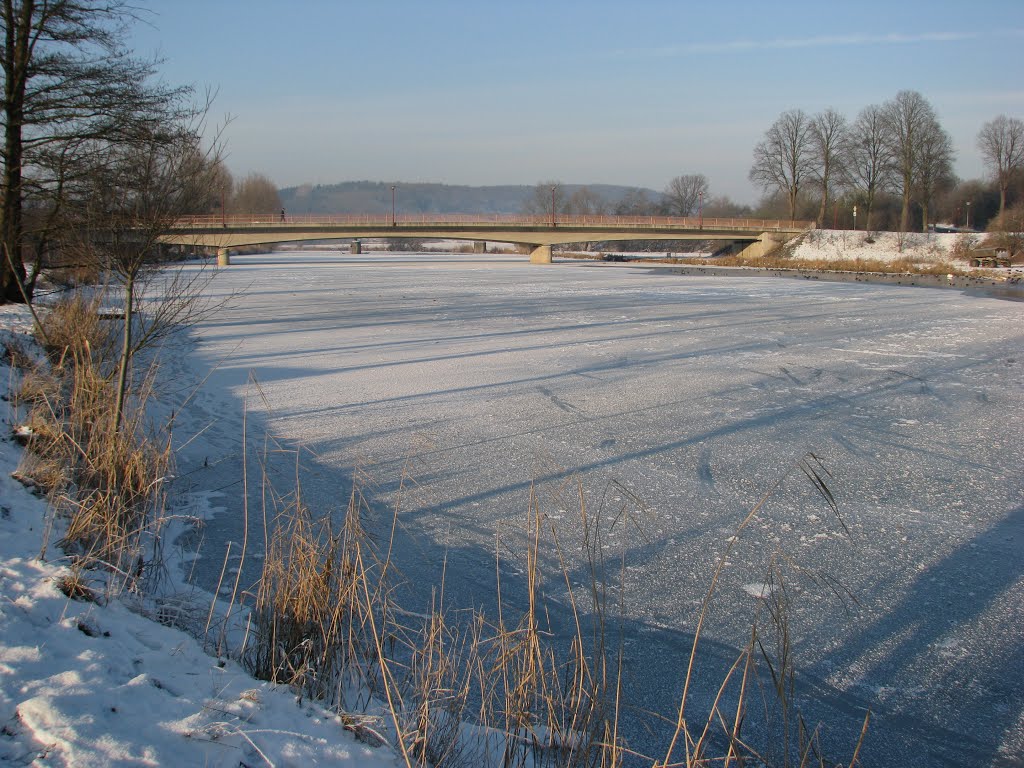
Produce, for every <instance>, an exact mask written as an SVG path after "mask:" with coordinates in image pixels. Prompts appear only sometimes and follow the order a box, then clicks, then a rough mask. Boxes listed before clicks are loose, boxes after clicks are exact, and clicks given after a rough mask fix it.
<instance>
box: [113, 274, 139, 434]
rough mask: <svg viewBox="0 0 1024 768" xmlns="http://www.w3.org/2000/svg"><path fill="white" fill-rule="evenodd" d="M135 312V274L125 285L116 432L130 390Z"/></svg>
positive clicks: (118, 429)
mask: <svg viewBox="0 0 1024 768" xmlns="http://www.w3.org/2000/svg"><path fill="white" fill-rule="evenodd" d="M134 312H135V275H131V274H130V275H128V279H127V280H126V281H125V286H124V334H123V344H122V346H121V359H120V361H118V366H117V392H116V393H115V394H116V397H117V399H116V400H115V401H114V432H120V431H121V422H122V421H123V420H124V401H125V398H126V394H127V391H128V369H129V368H130V366H131V355H132V316H133V315H134Z"/></svg>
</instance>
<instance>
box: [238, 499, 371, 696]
mask: <svg viewBox="0 0 1024 768" xmlns="http://www.w3.org/2000/svg"><path fill="white" fill-rule="evenodd" d="M360 513H361V509H360V504H359V500H358V496H357V495H355V494H354V495H353V497H352V499H351V503H350V506H349V509H348V512H347V514H346V516H345V521H344V524H343V525H342V526H341V529H340V530H334V529H333V527H332V525H331V521H330V518H322V519H320V520H316V521H314V520H313V518H312V516H311V514H310V511H309V509H308V508H307V507H306V506H305V504H304V503H303V502H302V500H301V497H299V496H298V495H296V498H294V499H293V500H292V501H291V502H290V503H288V504H287V505H286V506H285V507H284V508H283V509H282V510H281V512H280V513H279V514H278V515H277V518H276V520H275V521H274V530H273V533H272V535H271V537H270V540H269V547H268V550H267V553H266V557H265V558H264V561H263V572H262V575H261V578H260V580H259V585H258V588H257V591H256V596H255V602H254V604H253V607H252V625H253V629H254V642H252V643H250V644H249V645H248V647H247V648H246V651H245V656H244V658H245V661H246V664H247V666H248V668H249V669H250V671H251V672H252V673H253V674H254V675H255V676H257V677H259V678H262V679H265V680H271V681H273V682H277V683H285V684H287V685H289V686H291V687H292V688H293V689H295V690H296V691H298V692H299V693H301V694H302V695H304V696H306V697H308V698H312V699H316V700H320V701H323V702H324V703H326V704H327V705H329V706H330V705H337V706H339V707H340V708H343V707H344V706H346V704H347V700H346V695H347V694H348V693H349V692H351V691H352V690H355V689H357V688H358V687H359V686H360V685H363V686H364V687H366V686H367V685H369V684H371V683H375V679H376V678H375V675H374V674H373V671H372V670H370V669H369V668H368V666H367V665H366V663H365V660H366V658H367V657H368V656H370V655H372V654H373V653H374V652H375V649H376V646H377V643H378V642H379V641H380V640H381V638H379V637H377V636H376V634H375V632H374V630H373V628H374V626H375V625H379V624H380V623H381V622H382V621H384V619H383V618H381V617H379V616H371V615H369V614H370V612H377V613H378V614H381V615H382V616H386V615H387V613H388V611H389V608H390V605H389V598H388V593H387V591H386V590H383V589H382V588H381V581H380V578H381V577H382V575H383V574H382V571H383V567H382V566H381V565H380V563H379V562H378V560H377V558H376V556H375V555H373V553H372V549H371V548H369V547H368V546H367V540H366V536H365V532H364V531H363V529H362V525H361V522H360Z"/></svg>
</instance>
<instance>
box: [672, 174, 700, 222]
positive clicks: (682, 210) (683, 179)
mask: <svg viewBox="0 0 1024 768" xmlns="http://www.w3.org/2000/svg"><path fill="white" fill-rule="evenodd" d="M708 194H709V185H708V177H707V176H705V175H704V174H703V173H688V174H685V175H683V176H676V177H675V178H674V179H672V181H670V182H669V183H668V186H667V187H665V203H666V207H667V208H668V213H669V215H670V216H692V215H693V214H695V213H696V212H697V208H698V206H699V205H700V203H701V202H702V201H703V199H704V198H705V197H707V196H708Z"/></svg>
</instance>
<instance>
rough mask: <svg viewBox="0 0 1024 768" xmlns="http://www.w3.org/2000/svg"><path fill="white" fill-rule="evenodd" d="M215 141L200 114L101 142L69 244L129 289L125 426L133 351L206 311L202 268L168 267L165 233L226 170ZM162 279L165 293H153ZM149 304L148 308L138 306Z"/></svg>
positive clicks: (120, 399)
mask: <svg viewBox="0 0 1024 768" xmlns="http://www.w3.org/2000/svg"><path fill="white" fill-rule="evenodd" d="M218 151H219V150H218V149H217V146H216V145H214V147H213V148H212V149H207V150H204V149H202V146H201V119H200V118H199V117H196V118H195V119H194V120H193V121H189V122H184V123H178V124H173V125H168V126H164V127H162V128H161V129H160V130H159V131H155V132H152V133H150V134H148V135H147V136H140V137H138V139H137V140H136V141H134V142H132V143H131V144H123V143H116V144H107V145H105V146H103V147H100V148H99V149H97V151H96V153H95V158H94V166H93V170H94V177H93V184H92V189H91V193H90V194H89V197H88V199H87V200H86V201H85V202H84V204H83V205H82V206H81V208H80V217H81V218H80V221H79V223H78V226H76V227H74V228H73V232H75V233H76V234H75V235H74V238H75V239H74V240H73V241H72V242H71V243H70V244H69V246H70V247H73V248H78V249H80V250H81V251H82V253H83V255H84V257H85V258H86V259H89V260H92V261H93V262H94V263H95V264H96V265H97V266H98V267H99V268H100V269H101V270H102V271H103V272H104V273H105V274H106V275H108V276H109V277H110V278H112V280H113V281H114V283H115V284H116V285H117V286H118V288H119V289H120V290H121V292H122V293H123V306H124V324H123V335H122V350H121V355H120V357H119V359H118V370H117V385H116V402H115V408H114V414H115V416H114V418H115V423H114V428H115V430H117V429H120V425H121V421H122V417H123V413H124V404H125V398H126V395H127V392H128V390H129V373H130V369H131V364H132V359H133V357H134V356H135V354H136V353H137V352H138V351H139V350H140V349H142V348H143V347H144V346H146V345H148V344H150V343H152V342H153V341H155V340H157V339H158V338H161V337H162V336H164V335H166V334H167V333H169V332H171V331H172V330H174V328H175V327H176V326H178V325H179V324H181V323H183V322H194V321H195V320H197V319H198V318H199V316H200V314H201V313H200V311H199V307H200V304H201V301H202V300H201V299H200V297H199V293H200V292H199V290H198V289H199V286H200V284H201V282H202V279H203V278H202V277H200V276H197V274H196V273H186V272H184V271H181V270H179V271H177V272H174V271H172V272H171V273H167V272H165V271H164V267H166V266H167V261H168V260H167V258H166V252H165V249H164V246H163V244H162V243H161V238H162V236H163V235H164V234H165V233H166V232H167V230H168V229H169V228H170V227H171V226H172V224H173V223H174V222H175V220H177V219H178V218H180V217H181V216H183V215H186V214H189V213H195V212H196V211H197V210H201V209H202V208H203V206H205V205H207V204H208V200H209V196H210V194H211V190H213V189H215V184H216V183H217V182H218V180H219V179H220V178H221V177H220V162H219V159H218V157H217V154H218ZM154 281H156V282H158V283H159V285H158V286H157V290H158V292H159V294H160V298H159V299H157V300H156V301H153V302H149V301H147V290H148V289H149V288H150V287H151V286H152V285H153V282H154ZM143 304H146V309H147V311H146V312H144V313H140V312H138V309H139V308H140V306H142V305H143Z"/></svg>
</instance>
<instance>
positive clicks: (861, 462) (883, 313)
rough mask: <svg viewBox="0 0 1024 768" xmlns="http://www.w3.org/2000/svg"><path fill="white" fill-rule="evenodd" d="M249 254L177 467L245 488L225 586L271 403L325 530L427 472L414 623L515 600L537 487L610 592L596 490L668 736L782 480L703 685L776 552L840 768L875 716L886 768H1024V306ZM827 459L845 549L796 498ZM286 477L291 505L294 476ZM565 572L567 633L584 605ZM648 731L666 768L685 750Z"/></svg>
mask: <svg viewBox="0 0 1024 768" xmlns="http://www.w3.org/2000/svg"><path fill="white" fill-rule="evenodd" d="M233 262H234V263H233V265H232V266H231V267H230V268H228V269H226V270H223V271H222V272H221V273H220V274H218V275H217V276H216V278H215V279H214V281H213V282H212V284H211V289H210V290H211V292H212V293H213V294H215V295H219V296H224V295H227V294H230V293H237V295H236V296H235V298H234V299H232V301H231V302H230V303H229V305H227V306H225V307H224V308H222V309H220V310H218V311H217V313H216V314H215V315H214V316H213V317H211V318H210V319H209V320H207V321H205V322H203V323H202V324H201V325H200V326H198V327H197V328H196V329H194V334H193V335H194V348H193V349H192V350H191V352H190V354H187V355H182V356H180V357H177V358H176V359H175V360H174V361H173V366H174V369H175V370H174V372H175V373H176V377H177V380H178V381H180V382H182V391H185V390H186V389H187V383H188V382H189V381H194V380H198V379H199V378H203V377H207V376H208V378H207V379H206V381H205V383H204V384H203V386H202V388H201V389H200V391H199V393H198V395H197V396H196V398H195V401H194V403H193V405H192V406H191V408H190V410H189V411H188V414H187V416H186V417H185V418H186V419H187V420H186V421H185V422H183V424H182V426H181V427H179V435H181V436H182V437H183V438H184V437H185V436H188V435H189V434H191V433H194V432H198V431H200V430H202V434H201V435H200V436H199V437H198V438H196V439H195V440H193V441H192V442H190V443H189V445H188V446H187V447H186V448H185V450H184V452H183V455H182V457H181V460H180V462H181V466H180V467H179V469H180V470H181V472H182V474H184V475H185V476H187V477H188V478H189V480H190V482H191V483H192V484H193V490H196V491H207V492H211V491H219V492H220V493H219V495H215V496H214V497H213V498H214V503H215V505H216V509H215V515H214V517H213V519H212V520H211V522H210V524H209V527H208V529H207V534H206V535H207V542H206V549H205V550H204V551H205V552H207V553H208V554H207V556H206V557H204V558H202V559H201V561H200V568H199V571H198V574H199V578H200V580H203V581H205V582H206V584H207V586H209V585H211V584H213V583H214V582H215V581H216V578H217V575H218V573H219V569H220V566H221V558H222V557H223V552H224V542H225V541H227V540H239V539H240V537H241V531H240V520H241V499H240V493H239V489H238V485H237V482H238V478H239V477H240V467H241V461H242V458H241V457H242V449H241V445H242V440H241V435H242V422H243V412H245V411H246V410H247V411H248V417H247V424H246V429H247V433H248V435H249V437H250V439H249V450H250V458H252V457H253V456H254V455H257V454H258V453H259V452H261V451H262V449H263V445H264V440H263V434H269V435H271V436H273V438H274V439H275V440H276V441H278V443H276V444H275V445H280V446H285V447H290V448H294V447H296V446H302V447H303V449H304V451H303V452H302V460H301V464H302V473H303V475H302V482H303V494H304V496H305V498H306V500H307V502H308V503H309V504H310V506H311V507H313V508H314V509H318V510H323V511H328V510H333V511H338V510H340V509H342V508H343V507H344V505H345V502H346V500H347V492H348V488H349V486H350V481H351V477H352V472H353V468H354V467H357V466H358V467H360V468H361V470H363V471H365V472H366V473H367V474H368V475H369V477H370V478H372V480H373V482H374V483H375V485H374V486H373V487H369V486H368V487H367V491H368V493H370V495H371V496H372V498H373V499H374V501H375V503H376V505H377V508H378V513H379V515H380V520H379V521H378V522H379V524H380V527H381V529H386V527H387V524H388V523H389V515H388V513H387V510H388V509H390V508H392V507H393V506H394V505H395V503H396V493H397V490H398V486H399V483H400V481H401V479H402V477H403V473H404V476H405V477H406V482H405V487H406V490H405V491H404V492H403V495H402V499H401V505H400V506H401V512H400V517H399V522H400V534H399V539H398V554H397V559H398V564H399V567H400V568H401V569H402V572H403V575H404V576H405V577H406V579H407V581H408V584H409V587H408V589H409V592H410V594H409V596H408V598H407V599H408V600H409V601H410V604H411V606H414V604H415V603H416V602H417V601H425V600H427V599H429V594H430V585H432V584H435V583H437V581H438V580H439V578H440V573H441V567H442V562H443V559H444V558H445V557H447V563H448V565H447V586H446V600H447V601H448V603H449V605H477V606H481V605H482V606H484V607H487V606H489V605H492V604H493V601H494V582H495V565H494V562H495V557H494V551H495V545H496V541H498V542H499V546H500V548H501V549H502V554H503V557H505V558H506V560H505V562H504V564H503V570H502V581H503V585H504V586H506V587H511V588H514V587H515V579H516V577H517V572H518V571H519V563H520V562H521V560H522V555H523V530H524V527H525V520H526V514H527V508H528V504H529V499H530V489H531V485H533V486H534V487H535V489H536V494H537V498H538V503H539V505H540V509H541V510H542V511H543V512H544V513H545V514H546V515H547V517H548V519H549V520H551V521H552V523H553V524H554V525H555V526H557V528H558V531H559V536H560V537H561V538H562V539H563V545H564V546H565V548H566V550H567V553H568V554H567V557H568V562H567V566H568V569H569V573H570V576H571V578H572V579H573V580H574V581H576V582H583V581H585V578H586V577H585V571H584V569H583V567H582V560H581V556H580V554H579V538H578V535H579V522H578V521H579V500H578V497H577V481H578V482H579V483H580V484H581V486H582V488H583V489H584V494H585V500H586V505H587V508H588V510H589V511H590V513H591V514H592V515H595V516H600V517H601V518H602V519H603V520H604V522H605V533H606V538H605V541H604V544H605V550H604V552H605V554H606V555H607V556H608V557H609V558H614V559H615V562H616V563H618V562H620V561H619V558H621V557H624V559H625V560H624V561H625V577H624V578H625V605H626V610H627V614H628V616H627V621H626V626H625V635H624V637H625V641H624V642H625V648H626V657H625V664H624V674H625V675H626V678H627V685H626V694H625V695H626V697H627V700H628V701H630V702H631V703H632V704H633V705H635V706H637V707H644V708H647V709H650V710H654V711H657V712H661V713H664V714H667V715H669V716H674V711H675V707H676V705H677V700H678V695H679V692H680V690H681V686H682V680H683V675H684V673H685V666H686V660H687V656H688V653H689V648H690V642H691V640H692V634H691V633H692V631H693V627H694V623H695V620H696V615H697V611H698V609H699V605H700V601H701V599H702V597H703V595H704V593H705V591H706V589H707V586H708V582H709V579H710V577H711V573H712V570H713V567H714V563H715V561H716V558H717V557H718V556H719V555H720V554H721V553H722V552H723V550H724V548H725V546H726V541H727V539H728V538H729V537H730V536H731V535H732V533H733V531H734V529H735V527H736V526H737V525H738V524H739V522H740V521H741V520H742V519H743V518H744V516H745V515H746V514H747V512H748V511H749V510H750V509H751V508H752V507H753V505H754V504H756V503H757V501H758V499H760V498H761V497H762V496H763V495H764V494H765V493H766V491H768V490H769V489H770V488H771V487H772V486H773V484H775V483H776V482H777V481H779V480H780V479H782V482H781V484H780V485H779V487H778V488H777V489H776V490H775V492H774V493H773V494H772V495H771V497H770V499H769V501H768V502H767V503H766V504H765V506H764V508H763V510H762V513H761V515H760V516H759V517H758V518H757V519H756V520H755V522H754V523H753V524H752V526H751V527H750V528H748V529H747V530H746V531H744V533H743V535H742V537H741V538H740V540H739V542H738V543H737V545H736V548H735V549H734V550H733V552H732V554H731V555H730V558H729V564H728V565H727V567H726V568H725V570H724V571H723V581H722V583H721V585H720V587H719V594H718V598H717V601H716V604H715V609H714V610H713V612H712V616H711V621H710V624H709V627H708V635H707V638H708V641H709V642H708V643H707V645H706V646H705V654H703V656H702V658H704V659H705V664H706V669H707V676H706V678H702V680H703V682H702V686H703V690H704V692H705V693H706V692H707V691H710V690H712V689H713V688H714V687H715V686H716V685H717V682H718V681H717V679H715V678H716V676H717V675H718V674H719V673H720V672H721V665H722V663H728V662H731V661H732V659H733V658H734V656H735V653H736V650H737V649H738V648H740V647H741V646H742V645H743V644H744V643H745V642H746V641H747V640H748V638H749V634H750V633H749V626H750V622H751V621H752V619H753V618H754V617H755V614H756V613H757V611H758V610H759V608H760V609H761V610H762V611H763V608H764V604H765V601H764V599H763V594H764V591H765V587H764V584H765V574H766V569H767V567H768V564H769V562H770V561H771V560H772V558H773V557H777V556H778V554H779V553H782V554H784V561H785V562H786V563H787V565H786V568H787V571H786V573H787V577H788V582H787V583H788V585H789V588H790V592H791V597H792V604H791V606H790V612H791V615H790V620H791V632H792V639H793V643H794V652H795V655H796V662H797V664H798V666H799V669H800V674H799V675H798V678H797V686H798V692H799V691H803V692H804V693H805V694H806V699H804V700H802V703H803V704H805V706H807V707H808V710H809V713H810V715H811V717H813V718H820V719H822V720H824V721H825V723H826V732H827V733H828V734H829V739H828V741H829V742H830V743H831V744H833V745H835V746H837V752H836V755H835V757H836V759H842V758H843V757H846V759H849V751H850V749H851V748H852V745H853V743H854V741H855V740H856V734H857V732H858V731H859V728H860V725H861V721H862V720H863V716H864V711H865V710H866V709H867V708H870V709H871V710H872V712H873V718H874V719H873V721H872V725H871V729H870V732H869V736H868V739H867V742H866V745H865V748H864V752H863V754H862V757H863V760H864V764H865V765H894V766H895V765H900V766H904V765H949V766H954V765H957V766H960V765H1024V714H1022V710H1024V694H1022V691H1024V634H1022V631H1021V627H1022V620H1024V560H1022V554H1024V494H1022V491H1024V482H1022V473H1021V457H1022V455H1024V429H1022V425H1024V422H1022V418H1021V414H1022V412H1024V333H1022V328H1024V304H1020V303H1013V302H1008V301H1004V300H998V299H994V298H985V297H978V296H967V295H965V294H963V293H961V292H959V291H954V290H938V289H925V288H902V287H893V286H872V285H865V284H861V283H821V282H806V281H797V280H786V279H773V278H763V277H735V278H721V277H693V276H682V275H678V274H672V275H670V274H661V273H658V272H657V271H656V270H651V269H645V268H639V267H623V266H617V265H601V264H587V263H558V264H555V265H553V266H549V267H542V266H531V265H529V264H527V263H526V262H525V260H524V259H523V258H522V257H501V256H483V257H481V256H438V255H434V256H416V257H408V256H398V255H380V256H364V257H341V256H325V255H317V254H313V253H277V254H268V255H258V256H239V257H233ZM254 381H255V382H258V386H257V385H256V384H254V383H253V382H254ZM246 402H247V405H244V403H246ZM809 451H811V452H814V454H816V455H817V456H819V457H821V459H822V460H823V461H824V462H825V465H826V466H827V467H828V469H829V470H830V471H831V472H832V475H833V476H832V478H831V479H830V480H829V481H828V482H829V487H830V489H831V490H832V492H833V493H834V495H835V497H836V499H837V501H838V505H839V511H840V513H841V515H842V520H843V522H844V523H845V526H846V528H847V529H848V532H849V533H848V534H847V533H846V532H845V531H844V530H843V527H842V526H841V525H840V524H839V523H838V522H837V521H836V520H835V518H834V516H833V515H832V513H831V512H830V510H829V509H828V507H827V506H826V505H825V504H824V503H823V502H822V500H821V498H820V497H819V495H818V494H817V493H816V491H815V490H814V488H812V486H811V484H810V482H808V480H807V479H806V478H805V477H804V476H803V474H801V473H800V472H799V471H796V472H789V474H788V475H787V472H788V471H789V470H790V469H791V468H792V466H793V464H794V462H795V461H796V460H798V459H799V458H800V457H801V456H803V455H804V454H806V453H807V452H809ZM270 464H271V472H272V474H273V475H274V477H275V480H276V481H279V482H280V483H281V484H282V486H283V487H285V489H286V488H287V485H288V483H289V482H291V478H292V475H294V459H293V458H290V457H289V456H288V455H287V454H274V455H273V457H272V460H271V462H270ZM250 466H251V467H255V459H253V460H252V461H251V462H250ZM255 495H256V497H257V498H258V493H257V494H255ZM613 522H614V523H615V524H614V525H612V523H613ZM253 540H255V541H257V543H256V544H252V543H251V542H250V546H251V548H252V554H253V557H251V558H250V559H249V563H250V564H254V563H258V555H259V551H260V549H261V548H262V534H260V535H259V536H255V537H253ZM543 556H544V557H545V558H546V567H547V571H546V573H545V576H546V579H545V582H544V584H543V589H544V591H545V594H547V595H548V596H549V597H550V605H551V606H552V608H551V610H552V615H553V621H554V622H555V624H556V625H557V624H558V622H560V621H564V619H565V617H564V616H561V617H559V615H558V612H559V610H558V607H559V606H560V605H563V604H564V601H565V585H564V581H563V578H562V576H561V575H560V574H558V573H557V572H556V569H555V568H554V559H555V556H554V551H553V550H552V551H548V552H546V553H543ZM798 569H805V570H804V571H803V573H804V575H803V576H801V575H800V573H799V572H798ZM616 570H617V566H616ZM248 575H249V574H248V573H247V576H248ZM812 576H817V583H816V582H815V579H814V578H812ZM823 577H824V578H823ZM833 580H834V581H833ZM830 583H831V584H832V585H833V586H835V585H837V584H838V585H841V587H839V588H838V589H830V588H829V584H830ZM812 699H813V700H814V701H815V702H817V703H810V702H811V700H812ZM627 719H628V724H627V725H628V728H629V729H630V730H631V733H630V738H631V742H632V743H633V745H634V746H636V747H637V748H638V749H640V750H642V751H647V752H650V753H653V754H660V753H659V752H658V750H659V749H664V742H665V737H666V735H667V734H666V733H665V731H666V730H667V727H666V726H664V725H658V724H657V723H655V722H654V721H653V720H651V719H650V718H649V717H646V716H645V715H643V714H641V713H635V712H631V713H630V714H629V717H628V718H627ZM641 721H644V722H647V723H648V724H650V725H651V727H652V728H654V733H653V734H652V733H648V732H647V730H646V729H645V728H643V727H642V726H641Z"/></svg>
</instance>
